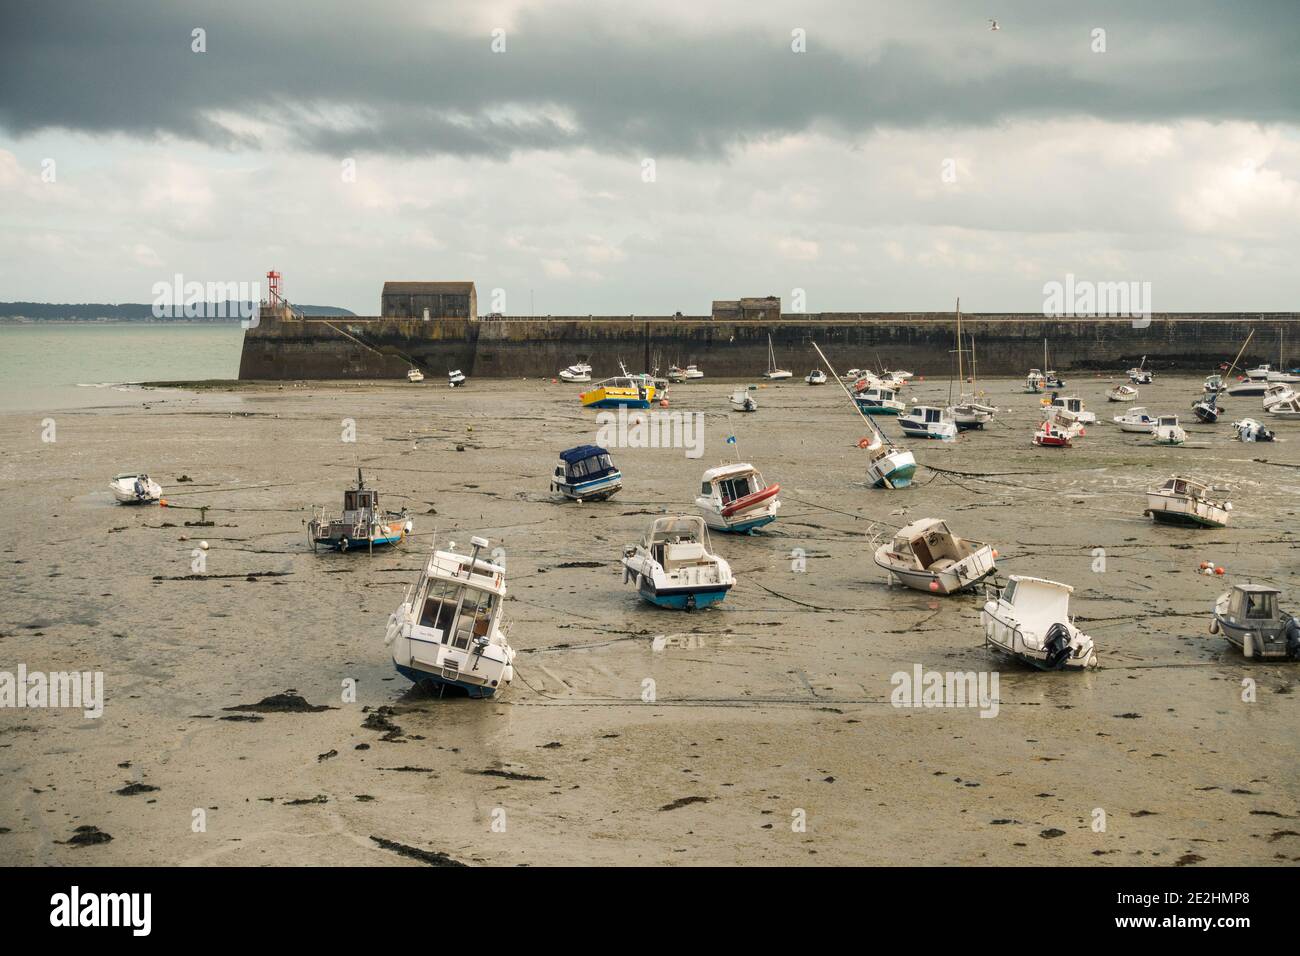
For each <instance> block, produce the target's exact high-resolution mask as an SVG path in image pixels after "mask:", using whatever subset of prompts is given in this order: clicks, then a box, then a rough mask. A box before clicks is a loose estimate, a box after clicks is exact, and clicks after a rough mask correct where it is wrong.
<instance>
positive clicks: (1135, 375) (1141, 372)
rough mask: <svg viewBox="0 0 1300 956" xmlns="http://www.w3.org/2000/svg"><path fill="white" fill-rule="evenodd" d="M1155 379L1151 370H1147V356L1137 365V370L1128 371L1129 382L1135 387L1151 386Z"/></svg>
mask: <svg viewBox="0 0 1300 956" xmlns="http://www.w3.org/2000/svg"><path fill="white" fill-rule="evenodd" d="M1153 377H1154V376H1153V375H1152V374H1151V369H1149V368H1147V357H1146V356H1145V355H1144V356H1142V361H1141V362H1139V363H1138V364H1137V367H1136V368H1131V369H1129V370H1128V380H1129V381H1130V382H1132V383H1133V384H1134V385H1150V384H1151V379H1152V378H1153Z"/></svg>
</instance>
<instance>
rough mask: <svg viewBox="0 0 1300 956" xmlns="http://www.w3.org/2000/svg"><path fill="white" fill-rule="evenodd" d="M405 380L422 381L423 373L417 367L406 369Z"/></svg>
mask: <svg viewBox="0 0 1300 956" xmlns="http://www.w3.org/2000/svg"><path fill="white" fill-rule="evenodd" d="M406 380H407V381H408V382H423V381H424V373H423V372H421V371H420V370H419V369H418V368H411V369H408V370H407V373H406Z"/></svg>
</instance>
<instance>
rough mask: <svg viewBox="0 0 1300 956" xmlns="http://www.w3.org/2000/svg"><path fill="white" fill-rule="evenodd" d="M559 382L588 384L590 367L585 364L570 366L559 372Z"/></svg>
mask: <svg viewBox="0 0 1300 956" xmlns="http://www.w3.org/2000/svg"><path fill="white" fill-rule="evenodd" d="M560 381H562V382H590V381H591V366H590V365H588V364H587V363H586V362H579V363H577V364H576V365H570V366H569V367H568V368H566V369H561V370H560Z"/></svg>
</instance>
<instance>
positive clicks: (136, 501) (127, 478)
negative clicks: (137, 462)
mask: <svg viewBox="0 0 1300 956" xmlns="http://www.w3.org/2000/svg"><path fill="white" fill-rule="evenodd" d="M108 487H109V489H110V490H111V491H112V492H113V497H114V498H116V499H117V503H118V504H122V505H149V504H153V503H154V502H155V501H159V500H161V498H162V486H161V485H160V484H158V482H156V481H154V480H153V479H152V478H150V477H149V476H148V475H146V474H144V473H143V472H141V473H140V474H133V473H130V472H128V473H125V474H121V475H114V476H113V480H112V481H110V482H109V483H108Z"/></svg>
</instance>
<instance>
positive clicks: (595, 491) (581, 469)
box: [551, 445, 623, 501]
mask: <svg viewBox="0 0 1300 956" xmlns="http://www.w3.org/2000/svg"><path fill="white" fill-rule="evenodd" d="M622 487H623V473H622V472H621V471H619V470H618V468H617V467H615V465H614V461H613V459H612V458H610V455H609V452H608V451H606V450H605V449H604V448H601V447H600V446H599V445H579V446H578V447H576V448H569V449H566V450H565V451H562V452H560V461H559V463H558V464H557V465H556V466H555V474H554V476H552V478H551V490H552V491H558V492H559V493H560V494H562V495H564V497H566V498H568V499H569V500H570V501H604V500H605V499H607V498H612V497H614V495H616V494H617V493H618V492H619V491H620V490H621V489H622Z"/></svg>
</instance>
